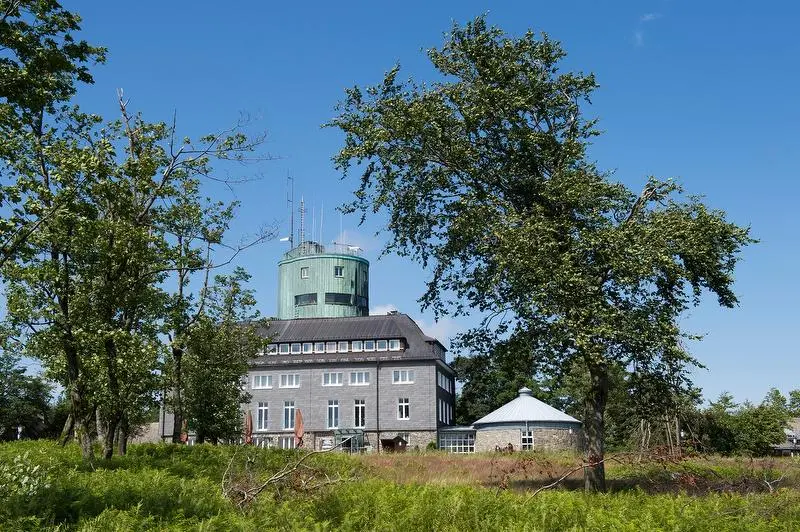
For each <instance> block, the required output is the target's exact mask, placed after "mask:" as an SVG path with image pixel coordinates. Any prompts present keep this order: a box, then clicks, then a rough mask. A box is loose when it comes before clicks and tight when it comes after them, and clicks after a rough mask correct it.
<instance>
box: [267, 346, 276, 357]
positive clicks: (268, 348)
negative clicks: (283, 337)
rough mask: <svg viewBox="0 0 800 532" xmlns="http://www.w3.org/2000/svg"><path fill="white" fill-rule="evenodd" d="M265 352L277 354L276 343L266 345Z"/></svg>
mask: <svg viewBox="0 0 800 532" xmlns="http://www.w3.org/2000/svg"><path fill="white" fill-rule="evenodd" d="M267 354H268V355H277V354H278V344H269V345H268V346H267Z"/></svg>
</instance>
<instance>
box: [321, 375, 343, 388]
mask: <svg viewBox="0 0 800 532" xmlns="http://www.w3.org/2000/svg"><path fill="white" fill-rule="evenodd" d="M342 383H343V379H342V373H341V372H325V373H323V374H322V385H323V386H341V385H342Z"/></svg>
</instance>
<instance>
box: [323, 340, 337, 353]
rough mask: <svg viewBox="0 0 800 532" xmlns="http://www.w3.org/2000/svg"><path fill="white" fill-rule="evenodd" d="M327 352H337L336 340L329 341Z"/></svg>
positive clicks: (326, 347) (326, 345)
mask: <svg viewBox="0 0 800 532" xmlns="http://www.w3.org/2000/svg"><path fill="white" fill-rule="evenodd" d="M325 352H327V353H335V352H336V342H327V343H326V344H325Z"/></svg>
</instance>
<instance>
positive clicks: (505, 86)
mask: <svg viewBox="0 0 800 532" xmlns="http://www.w3.org/2000/svg"><path fill="white" fill-rule="evenodd" d="M564 55H565V54H564V51H563V50H562V49H561V47H560V46H559V44H558V43H557V42H554V41H552V40H551V39H550V38H548V37H547V36H546V35H542V36H541V37H539V38H537V37H536V36H535V35H534V34H533V33H532V32H528V33H527V34H525V35H524V36H522V37H520V38H512V37H507V36H505V35H504V34H503V32H502V31H501V30H500V29H497V28H491V27H487V25H486V22H485V20H484V18H478V19H476V20H474V21H472V22H469V23H467V24H466V25H465V26H464V27H459V26H458V25H455V26H454V27H453V29H452V31H451V33H450V35H449V36H448V37H447V39H446V41H445V43H444V45H443V46H442V48H440V49H431V50H429V51H428V56H429V58H430V60H431V62H432V63H433V66H434V67H435V68H436V69H437V70H438V72H439V74H440V76H441V77H440V78H439V80H438V81H435V82H432V83H429V84H419V83H415V82H413V81H408V82H405V83H404V82H400V81H398V74H399V67H395V68H393V69H392V70H390V71H389V72H388V73H387V74H386V76H385V78H384V80H383V82H382V83H380V84H378V85H376V86H373V87H368V88H366V89H364V90H362V89H360V88H358V87H355V88H352V89H349V90H347V95H346V99H345V100H344V101H343V102H341V104H340V106H339V111H340V113H339V115H338V116H337V117H336V118H334V119H333V120H332V122H331V123H330V124H329V125H330V126H333V127H337V128H339V129H341V131H342V132H343V133H344V135H345V137H344V146H343V148H342V149H341V150H340V151H339V153H338V154H336V155H335V157H334V162H335V164H336V166H337V168H338V169H340V170H341V171H342V172H343V174H344V175H347V174H348V172H349V171H350V170H354V169H355V170H358V171H359V172H360V174H361V181H360V186H359V187H358V190H357V191H356V198H355V200H354V201H353V202H352V203H351V204H349V205H348V206H346V208H345V210H347V211H360V212H361V213H363V215H366V214H367V213H373V212H379V211H384V212H386V213H388V221H387V223H386V228H387V229H388V232H389V242H388V243H387V246H386V251H394V252H396V253H398V254H400V255H403V256H408V257H410V258H412V259H414V260H417V261H418V262H419V263H420V264H422V265H423V267H425V268H429V269H430V271H431V272H432V274H431V277H430V281H429V282H428V284H427V290H426V292H425V293H424V294H423V295H422V297H421V303H422V305H423V307H426V308H431V309H433V311H434V312H435V313H436V314H438V315H441V314H445V313H451V314H455V315H458V314H464V313H467V312H478V313H482V314H483V315H485V316H486V319H485V321H484V323H483V328H484V329H493V330H494V333H495V337H496V338H498V339H499V340H501V341H502V340H504V339H505V338H508V337H515V336H520V337H522V336H529V337H530V338H535V339H541V338H544V339H545V340H546V341H547V342H548V343H549V345H550V346H551V348H550V349H547V350H542V353H543V354H546V355H547V356H548V357H549V360H548V361H547V363H546V364H545V365H546V366H547V367H549V368H555V369H558V368H561V369H566V368H570V367H572V365H573V363H578V364H581V365H583V367H584V368H585V370H586V372H587V373H588V378H589V386H588V391H587V393H586V396H585V397H584V398H583V404H584V416H583V421H584V428H585V433H586V436H587V440H588V460H589V461H590V462H591V463H593V464H594V465H593V466H592V467H587V468H586V485H587V489H591V490H604V489H605V473H604V466H603V460H604V440H605V439H604V426H605V424H604V415H605V412H606V401H607V397H608V390H609V371H610V368H611V367H612V366H614V365H615V364H618V365H622V366H625V367H628V366H631V367H632V368H633V369H634V370H635V371H636V372H637V373H638V374H641V375H646V376H647V380H648V381H650V382H653V381H655V380H657V379H661V380H663V381H664V382H665V383H667V384H668V383H669V382H670V380H671V379H670V376H671V375H672V374H673V373H674V372H675V371H676V370H679V369H680V368H683V367H685V366H686V365H687V364H691V363H693V362H694V360H693V359H692V358H691V357H690V356H689V354H688V353H687V352H686V351H685V350H684V349H682V348H681V341H682V339H683V338H684V334H683V332H682V331H681V328H680V326H679V320H678V319H679V316H680V315H681V314H682V313H683V312H684V311H685V310H686V309H687V308H689V307H690V306H692V305H694V304H697V303H698V302H699V300H700V296H701V294H702V293H703V291H704V290H707V291H709V292H711V293H714V294H715V295H716V296H717V299H718V301H719V303H720V304H721V305H723V306H727V307H730V306H734V305H735V304H736V303H737V299H736V296H735V294H734V292H733V290H732V284H733V276H732V274H733V269H734V266H735V264H736V262H737V259H738V253H739V251H740V249H741V248H742V246H744V245H746V244H748V243H750V242H752V240H751V238H750V237H749V236H748V230H747V229H743V228H740V227H738V226H736V225H735V224H733V223H730V222H729V221H727V220H726V218H725V215H724V213H722V212H720V211H715V210H710V209H709V208H707V207H706V206H705V205H704V204H703V203H702V202H701V201H700V199H699V198H697V197H689V198H684V197H683V196H682V195H681V189H680V187H679V186H678V185H677V184H675V183H674V182H671V181H667V182H662V181H659V180H657V179H655V178H650V179H648V180H647V184H646V186H645V187H644V189H643V190H642V192H641V193H640V194H634V193H632V192H631V191H630V190H628V189H627V188H626V187H625V186H624V185H622V184H620V183H616V182H612V181H611V180H610V179H609V176H608V175H607V174H604V173H602V172H600V171H599V170H598V169H597V168H596V167H595V165H594V164H592V163H591V162H589V161H587V158H586V145H587V143H588V142H589V140H590V139H591V138H592V137H593V136H595V135H597V134H598V133H597V130H596V128H595V121H594V120H591V119H586V118H584V117H583V114H582V106H583V104H584V102H586V101H588V99H589V97H590V95H591V93H592V91H593V90H594V89H595V88H596V86H597V85H596V82H595V79H594V76H592V75H584V74H580V73H571V72H561V71H560V70H559V63H560V61H561V59H562V58H563V57H564ZM470 339H471V335H466V336H465V340H466V342H465V343H464V345H468V344H469V343H470V342H469V341H470ZM522 356H524V355H522Z"/></svg>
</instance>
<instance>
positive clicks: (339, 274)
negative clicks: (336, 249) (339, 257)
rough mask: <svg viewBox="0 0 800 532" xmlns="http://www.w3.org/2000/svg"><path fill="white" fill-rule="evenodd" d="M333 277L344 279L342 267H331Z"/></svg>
mask: <svg viewBox="0 0 800 532" xmlns="http://www.w3.org/2000/svg"><path fill="white" fill-rule="evenodd" d="M333 276H334V277H344V266H334V267H333Z"/></svg>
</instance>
